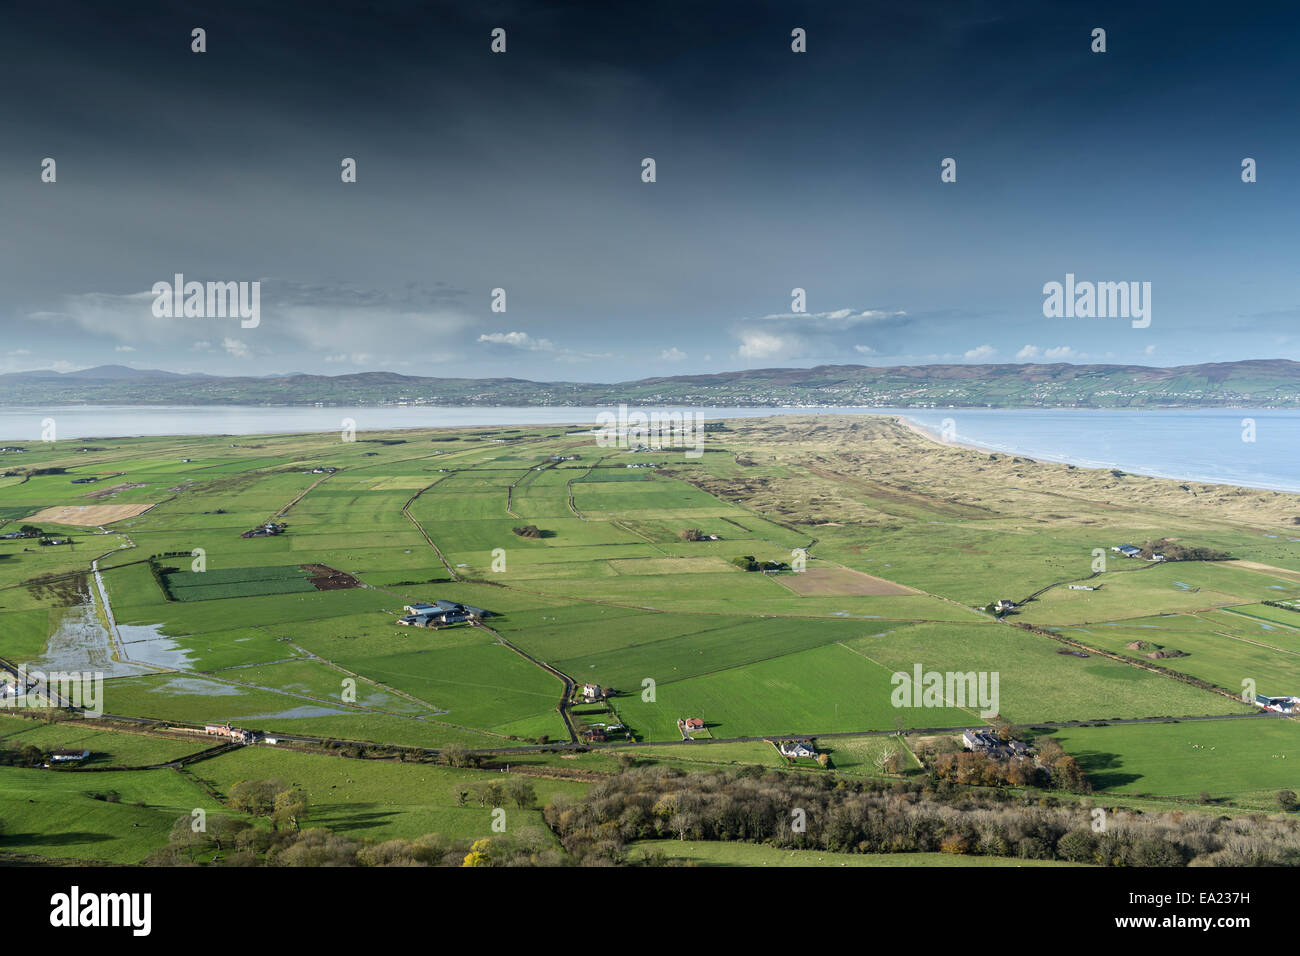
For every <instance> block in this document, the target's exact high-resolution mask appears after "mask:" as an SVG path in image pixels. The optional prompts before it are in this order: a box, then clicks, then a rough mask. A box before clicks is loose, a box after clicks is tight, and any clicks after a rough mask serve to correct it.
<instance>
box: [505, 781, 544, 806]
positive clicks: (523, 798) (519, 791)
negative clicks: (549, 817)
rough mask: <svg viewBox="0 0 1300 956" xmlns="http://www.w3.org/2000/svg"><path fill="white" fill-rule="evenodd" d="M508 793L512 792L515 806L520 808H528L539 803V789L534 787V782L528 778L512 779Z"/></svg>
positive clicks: (511, 796)
mask: <svg viewBox="0 0 1300 956" xmlns="http://www.w3.org/2000/svg"><path fill="white" fill-rule="evenodd" d="M507 793H509V794H510V799H511V800H512V801H514V804H515V806H517V807H518V808H519V809H520V810H527V809H529V808H530V807H533V806H536V804H537V791H536V790H534V789H533V785H532V783H531V782H529V781H527V780H522V779H521V780H514V781H512V782H511V784H510V786H509V788H508V789H507Z"/></svg>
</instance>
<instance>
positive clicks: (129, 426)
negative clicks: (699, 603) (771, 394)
mask: <svg viewBox="0 0 1300 956" xmlns="http://www.w3.org/2000/svg"><path fill="white" fill-rule="evenodd" d="M640 410H641V411H646V412H649V411H651V409H648V408H643V409H640ZM602 411H609V409H607V408H591V407H563V408H448V407H428V406H420V407H413V406H406V407H384V408H374V407H366V408H343V407H336V408H288V407H267V408H255V407H254V408H250V407H224V406H205V407H195V408H190V407H181V406H150V407H139V406H60V407H47V408H13V407H2V406H0V443H2V442H6V441H7V442H15V441H20V442H35V441H39V440H40V438H41V435H42V429H43V424H42V422H43V420H44V419H47V418H53V419H54V421H55V425H56V428H57V437H58V438H60V439H64V438H79V439H80V438H85V439H91V438H109V437H121V436H128V435H268V434H284V433H304V432H328V431H339V430H340V429H341V428H342V427H343V419H345V418H350V419H352V420H354V421H355V422H356V427H357V430H358V431H359V432H365V431H373V430H383V429H393V428H439V427H453V426H484V427H488V426H497V425H560V424H577V425H581V424H595V422H596V417H597V415H599V414H600V413H601V412H602ZM700 411H702V412H703V413H704V415H705V416H706V417H707V418H715V419H717V418H753V417H758V416H762V415H782V414H796V415H808V414H837V415H843V414H876V415H880V414H896V415H903V416H905V417H906V418H908V419H909V420H911V421H912V422H914V423H916V424H918V425H920V426H921V427H922V428H925V429H927V430H929V431H931V432H933V433H935V434H940V433H942V432H943V431H944V427H945V420H950V422H951V424H950V426H949V429H948V430H949V432H950V433H951V437H954V438H955V440H956V441H960V442H965V443H968V444H972V445H979V446H981V447H983V448H988V449H990V450H994V451H1002V452H1010V453H1012V454H1020V455H1027V456H1030V457H1033V458H1038V459H1042V460H1044V461H1059V462H1067V463H1070V464H1075V465H1080V466H1083V467H1089V468H1103V467H1104V468H1119V469H1122V470H1123V471H1129V472H1134V473H1136V474H1142V475H1156V476H1159V477H1164V478H1180V479H1183V480H1193V481H1205V482H1223V483H1229V484H1237V485H1245V486H1247V487H1252V488H1273V489H1278V490H1285V491H1300V410H1295V409H1263V408H1259V409H1248V408H1246V409H1243V408H1213V409H1159V410H1151V411H1127V410H1109V409H1107V410H1083V409H915V408H908V409H895V408H826V409H812V408H710V409H700ZM1244 420H1250V421H1251V422H1253V423H1254V441H1244V440H1243V434H1246V433H1247V431H1248V430H1247V426H1246V425H1244V424H1243V421H1244Z"/></svg>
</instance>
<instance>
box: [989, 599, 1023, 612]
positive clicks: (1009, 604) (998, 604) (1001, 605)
mask: <svg viewBox="0 0 1300 956" xmlns="http://www.w3.org/2000/svg"><path fill="white" fill-rule="evenodd" d="M1018 607H1020V605H1019V604H1017V603H1016V602H1015V601H1008V600H1007V599H1006V598H999V599H998V600H997V601H995V602H994V604H993V610H995V611H997V612H998V613H999V614H1005V613H1006V612H1007V611H1010V610H1014V609H1015V608H1018Z"/></svg>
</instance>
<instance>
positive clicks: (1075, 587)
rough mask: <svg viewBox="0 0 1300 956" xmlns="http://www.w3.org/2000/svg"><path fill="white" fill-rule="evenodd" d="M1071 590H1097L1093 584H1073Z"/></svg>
mask: <svg viewBox="0 0 1300 956" xmlns="http://www.w3.org/2000/svg"><path fill="white" fill-rule="evenodd" d="M1070 590H1071V591H1095V590H1097V589H1096V588H1095V587H1093V586H1092V585H1091V584H1071V585H1070Z"/></svg>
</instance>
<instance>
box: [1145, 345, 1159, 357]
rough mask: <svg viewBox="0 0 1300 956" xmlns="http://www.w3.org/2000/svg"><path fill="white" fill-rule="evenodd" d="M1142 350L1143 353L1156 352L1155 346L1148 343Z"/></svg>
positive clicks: (1150, 353)
mask: <svg viewBox="0 0 1300 956" xmlns="http://www.w3.org/2000/svg"><path fill="white" fill-rule="evenodd" d="M1142 352H1143V354H1145V355H1155V354H1156V347H1155V346H1154V345H1148V346H1147V347H1146V348H1144V349H1143V350H1142Z"/></svg>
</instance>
